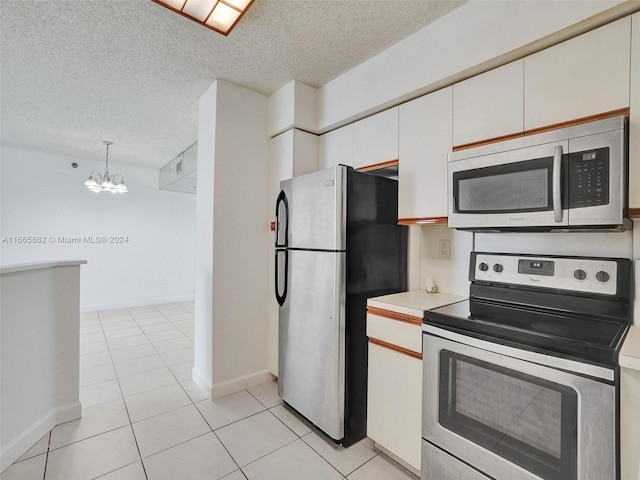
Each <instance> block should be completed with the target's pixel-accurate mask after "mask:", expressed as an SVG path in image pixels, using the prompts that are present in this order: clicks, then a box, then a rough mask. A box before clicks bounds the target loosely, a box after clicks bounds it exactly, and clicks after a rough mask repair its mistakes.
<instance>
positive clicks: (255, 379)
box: [211, 370, 275, 399]
mask: <svg viewBox="0 0 640 480" xmlns="http://www.w3.org/2000/svg"><path fill="white" fill-rule="evenodd" d="M274 378H275V377H274V376H273V375H272V374H271V372H269V370H262V371H260V372H255V373H251V374H249V375H244V376H242V377H237V378H232V379H231V380H227V381H224V382H219V383H216V384H214V385H213V387H212V388H211V398H212V399H216V398H220V397H224V396H225V395H231V394H232V393H237V392H240V391H242V390H245V389H247V388H251V387H255V386H256V385H262V384H263V383H267V382H271V381H273V379H274Z"/></svg>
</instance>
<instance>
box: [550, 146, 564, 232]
mask: <svg viewBox="0 0 640 480" xmlns="http://www.w3.org/2000/svg"><path fill="white" fill-rule="evenodd" d="M561 165H562V145H556V148H555V151H554V153H553V179H552V182H553V215H554V217H555V221H556V222H561V221H562V195H561V193H562V190H561V188H560V187H561V185H560V172H561V169H560V167H561Z"/></svg>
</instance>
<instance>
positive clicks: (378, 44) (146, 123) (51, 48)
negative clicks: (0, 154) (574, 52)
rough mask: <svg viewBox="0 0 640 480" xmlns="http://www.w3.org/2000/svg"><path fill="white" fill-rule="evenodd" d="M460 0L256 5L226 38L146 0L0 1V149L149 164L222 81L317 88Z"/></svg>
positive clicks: (165, 155)
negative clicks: (110, 143)
mask: <svg viewBox="0 0 640 480" xmlns="http://www.w3.org/2000/svg"><path fill="white" fill-rule="evenodd" d="M465 1H466V0H449V1H443V0H438V1H434V0H255V2H254V4H253V6H252V7H251V8H250V9H249V11H248V12H247V13H246V14H245V16H244V17H243V18H242V19H241V21H240V23H238V25H237V26H236V27H235V29H234V30H233V31H232V32H231V34H230V35H229V36H228V37H224V36H222V35H219V34H217V33H215V32H213V31H211V30H209V29H207V28H204V27H202V26H201V25H198V24H196V23H195V22H192V21H190V20H188V19H186V18H184V17H182V16H180V15H178V14H175V13H173V12H171V11H169V10H167V9H165V8H163V7H161V6H159V5H157V4H156V3H153V2H151V1H150V0H44V1H36V0H18V1H15V0H0V20H1V37H0V38H1V44H0V48H1V51H0V108H1V111H0V122H1V123H0V129H1V134H2V137H1V141H2V144H3V145H6V146H11V147H18V148H25V149H30V150H37V151H44V152H50V153H55V154H61V155H70V156H75V157H81V158H92V159H97V160H101V159H103V158H104V145H103V144H102V140H111V141H113V142H114V145H113V146H112V147H111V149H110V160H111V161H112V162H114V163H128V164H134V165H142V166H149V167H160V166H162V165H164V164H166V163H167V162H168V161H170V160H171V159H172V158H173V157H174V156H175V155H177V154H178V153H180V152H181V151H182V150H184V149H185V148H187V147H188V146H189V145H191V144H192V143H193V142H195V141H196V140H197V117H198V99H199V98H200V96H201V95H202V94H203V93H204V91H205V90H206V89H207V88H208V87H209V86H210V85H211V84H212V83H213V82H214V81H215V79H224V80H228V81H230V82H233V83H236V84H238V85H242V86H245V87H248V88H251V89H253V90H256V91H259V92H262V93H265V94H271V93H273V92H274V91H276V90H278V89H279V88H280V87H282V86H283V85H285V84H286V83H287V82H288V81H289V80H291V79H297V80H301V81H303V82H305V83H307V84H309V85H312V86H316V87H317V86H321V85H324V84H325V83H327V82H328V81H330V80H332V79H334V78H335V77H337V76H339V75H340V74H342V73H344V72H345V71H348V70H349V69H351V68H353V67H355V66H356V65H358V64H360V63H362V62H363V61H365V60H367V59H368V58H371V57H373V56H374V55H376V54H377V53H379V52H381V51H382V50H384V49H385V48H387V47H389V46H391V45H392V44H394V43H396V42H398V41H399V40H401V39H402V38H405V37H407V36H408V35H410V34H412V33H413V32H415V31H417V30H419V29H420V28H422V27H424V26H426V25H427V24H429V23H431V22H432V21H434V20H436V19H437V18H439V17H441V16H443V15H445V14H447V13H448V12H450V11H451V10H453V9H455V8H457V7H459V6H460V5H462V4H463V3H464V2H465Z"/></svg>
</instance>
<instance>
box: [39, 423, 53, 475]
mask: <svg viewBox="0 0 640 480" xmlns="http://www.w3.org/2000/svg"><path fill="white" fill-rule="evenodd" d="M53 428H56V427H53ZM53 428H52V429H51V430H49V439H48V440H47V451H46V454H47V456H46V457H45V459H44V472H42V480H45V479H46V478H47V464H48V463H49V449H50V448H51V432H52V431H53Z"/></svg>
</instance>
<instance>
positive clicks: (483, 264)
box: [478, 262, 489, 272]
mask: <svg viewBox="0 0 640 480" xmlns="http://www.w3.org/2000/svg"><path fill="white" fill-rule="evenodd" d="M478 268H479V269H480V271H481V272H486V271H487V270H489V265H487V264H486V263H484V262H482V263H481V264H480V265H478Z"/></svg>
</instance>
